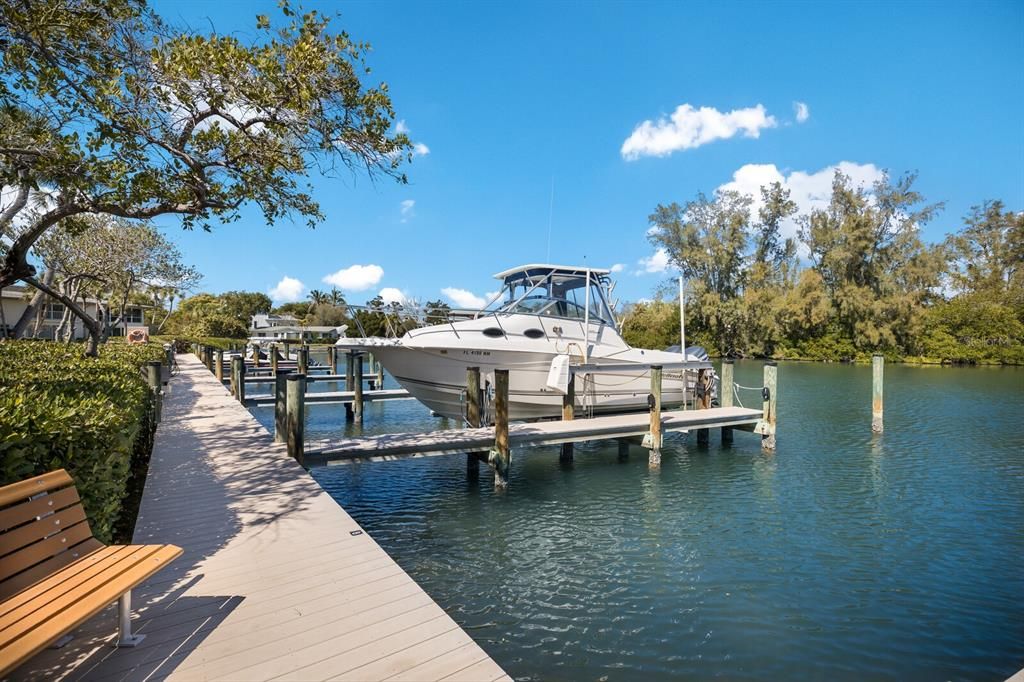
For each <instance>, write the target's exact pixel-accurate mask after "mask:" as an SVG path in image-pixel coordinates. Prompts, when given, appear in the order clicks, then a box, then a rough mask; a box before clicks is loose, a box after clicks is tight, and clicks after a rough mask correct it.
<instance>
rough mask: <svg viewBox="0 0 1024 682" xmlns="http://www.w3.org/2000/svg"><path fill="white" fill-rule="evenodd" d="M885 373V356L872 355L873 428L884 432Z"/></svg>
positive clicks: (875, 430) (874, 430) (877, 431)
mask: <svg viewBox="0 0 1024 682" xmlns="http://www.w3.org/2000/svg"><path fill="white" fill-rule="evenodd" d="M884 373H885V358H884V357H883V356H881V355H873V356H871V430H872V431H873V432H874V433H881V432H882V411H883V410H882V384H883V379H884Z"/></svg>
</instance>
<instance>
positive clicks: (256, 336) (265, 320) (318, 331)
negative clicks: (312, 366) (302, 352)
mask: <svg viewBox="0 0 1024 682" xmlns="http://www.w3.org/2000/svg"><path fill="white" fill-rule="evenodd" d="M345 329H347V327H345V326H341V327H320V326H305V325H303V324H302V323H301V322H299V320H298V318H296V317H295V316H294V315H275V314H273V313H267V314H263V313H261V314H258V315H253V316H252V318H250V320H249V338H250V339H252V340H253V341H309V340H310V339H312V338H313V337H327V338H329V339H337V338H338V337H339V336H341V335H342V334H344V333H345Z"/></svg>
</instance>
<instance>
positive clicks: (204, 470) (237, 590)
mask: <svg viewBox="0 0 1024 682" xmlns="http://www.w3.org/2000/svg"><path fill="white" fill-rule="evenodd" d="M177 360H178V364H179V367H180V369H181V371H180V374H179V376H178V377H177V378H176V379H175V380H174V381H173V382H172V385H171V390H170V392H169V394H168V395H167V396H166V399H165V402H164V420H163V422H162V423H161V426H160V428H159V429H158V430H157V435H156V443H155V445H154V450H153V457H152V460H151V462H150V468H149V474H148V478H147V481H146V486H145V492H144V495H143V500H142V505H141V508H140V512H139V518H138V522H137V525H136V528H135V535H134V540H135V541H136V542H173V543H174V544H177V545H179V546H181V547H182V548H183V549H184V554H183V555H182V557H181V558H179V559H178V561H176V562H175V563H174V564H172V565H171V566H169V567H168V569H167V570H165V571H164V572H162V573H159V574H157V575H156V576H154V577H153V578H152V579H150V580H149V581H148V582H147V583H145V584H144V585H143V586H142V587H141V588H140V589H138V590H136V591H135V593H134V595H133V596H134V599H133V601H134V605H135V609H136V621H135V627H134V628H133V629H135V630H136V631H137V632H138V633H140V634H146V635H147V638H146V640H145V641H144V642H143V643H142V644H141V645H140V646H139V647H137V648H135V649H115V648H113V647H110V646H107V644H108V643H109V642H110V641H111V640H112V639H114V637H115V635H116V627H115V613H114V612H113V610H112V609H111V610H109V611H107V612H104V613H102V614H100V615H99V616H97V617H95V618H93V619H91V620H90V621H88V622H86V623H85V624H84V625H83V626H81V627H80V628H79V629H78V630H77V631H76V632H75V638H74V639H73V640H72V641H71V642H70V643H69V644H68V645H66V646H65V647H63V648H61V649H53V650H46V651H44V652H42V653H41V654H39V655H38V656H36V657H35V658H33V659H32V660H30V661H29V662H28V663H27V664H26V665H24V666H22V668H20V669H19V670H18V671H16V672H15V673H14V674H13V675H12V679H13V680H20V679H58V678H66V679H137V680H143V679H146V680H157V679H161V680H162V679H182V680H194V679H230V680H265V679H270V678H271V677H280V678H282V679H303V680H307V679H327V678H338V677H342V678H349V679H380V678H382V677H388V676H395V677H397V678H404V679H426V678H427V677H429V678H430V679H442V678H448V679H473V680H497V679H502V680H507V679H509V678H508V676H507V675H506V674H505V673H504V672H503V671H502V670H501V668H500V667H499V666H498V665H497V664H496V663H495V662H494V661H493V660H492V659H491V658H490V657H489V656H488V655H487V654H486V652H484V651H483V649H481V648H480V647H479V646H478V645H477V644H476V643H475V642H474V641H473V639H472V638H471V637H470V636H469V635H468V634H466V633H465V631H463V630H462V629H461V628H459V626H458V624H457V623H455V621H453V620H452V619H451V618H450V617H449V616H448V615H447V614H446V613H445V612H444V610H443V609H442V608H441V607H440V606H438V605H437V603H435V602H434V601H433V600H432V599H431V598H430V596H429V595H427V594H426V593H425V592H424V591H423V589H422V588H421V587H420V586H419V585H417V584H416V582H415V581H413V579H412V578H411V577H409V575H408V574H406V573H405V572H404V571H403V570H402V569H401V567H399V566H398V565H397V564H396V563H395V562H394V560H393V559H391V557H390V556H388V554H387V553H386V552H385V551H384V550H383V549H382V548H381V547H380V546H379V545H377V543H376V542H375V541H374V540H373V539H372V538H371V537H370V536H369V535H368V534H367V533H365V532H364V531H363V530H362V529H361V528H360V527H359V525H358V524H357V523H356V522H355V521H354V520H353V519H352V518H351V517H350V516H349V515H348V514H347V513H346V512H345V510H344V509H343V508H342V507H341V506H339V505H338V504H337V503H336V502H335V501H334V500H333V499H331V498H330V496H329V495H328V494H327V493H326V492H325V491H324V490H323V489H322V488H321V487H320V486H319V485H318V484H317V483H316V481H314V480H313V478H312V477H311V476H310V475H309V473H308V472H307V471H306V470H305V469H303V468H302V467H301V466H300V465H299V464H298V463H296V462H295V461H294V460H291V459H289V457H288V456H287V453H286V449H285V446H284V445H282V444H275V443H274V442H273V441H272V439H271V437H270V436H269V435H268V434H267V432H266V431H265V430H264V429H263V427H262V426H260V424H259V423H258V422H257V421H256V420H255V419H254V418H253V417H252V415H251V414H249V412H248V411H247V410H245V409H244V408H243V407H242V406H241V405H240V404H239V403H238V402H237V401H236V400H234V399H233V398H232V397H231V396H230V395H229V393H228V392H227V391H226V390H225V389H224V387H223V386H221V384H220V382H218V381H217V379H216V377H215V376H214V375H213V374H211V373H210V372H209V371H208V370H207V369H206V368H205V367H203V366H202V364H201V363H200V362H199V360H197V359H195V358H193V357H191V356H187V355H179V356H178V358H177ZM424 676H426V677H424Z"/></svg>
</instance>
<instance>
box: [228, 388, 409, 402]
mask: <svg viewBox="0 0 1024 682" xmlns="http://www.w3.org/2000/svg"><path fill="white" fill-rule="evenodd" d="M411 398H412V396H410V395H409V392H408V391H406V390H405V389H401V388H388V389H384V390H379V391H363V400H364V401H366V402H371V401H374V400H377V401H380V400H409V399H411ZM355 399H356V392H355V391H310V392H308V393H306V395H305V398H304V401H303V402H305V403H306V404H309V403H351V402H355ZM274 400H275V397H274V394H273V393H257V394H256V395H250V396H246V398H245V404H246V405H273V404H274Z"/></svg>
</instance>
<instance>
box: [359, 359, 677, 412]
mask: <svg viewBox="0 0 1024 682" xmlns="http://www.w3.org/2000/svg"><path fill="white" fill-rule="evenodd" d="M368 350H372V352H373V354H374V356H375V357H376V358H377V359H378V360H379V361H380V362H381V363H382V364H383V365H384V367H386V368H387V370H388V372H390V373H391V375H392V376H393V377H394V379H395V381H397V382H398V383H399V384H400V385H401V386H402V388H404V389H406V390H407V391H409V393H410V395H412V396H413V397H415V398H416V399H417V400H419V401H420V402H421V403H423V404H424V405H426V406H427V407H428V408H429V409H431V410H432V411H433V412H436V413H437V414H440V415H443V416H446V417H452V418H455V419H461V418H462V417H463V415H464V413H465V391H466V370H467V368H468V367H479V368H480V374H481V384H482V385H483V386H485V387H487V386H493V385H494V370H496V369H506V370H509V419H512V420H516V421H531V420H539V419H551V418H558V417H560V416H561V414H562V398H563V396H562V394H561V393H559V392H558V391H555V390H553V389H551V388H549V387H548V386H547V377H548V371H549V369H550V367H551V362H552V360H553V359H554V358H555V355H556V354H555V353H550V352H537V351H516V350H493V349H482V348H448V349H438V348H429V349H423V348H411V347H408V346H405V345H399V344H393V345H386V346H377V347H374V348H372V349H368ZM595 362H596V363H597V364H600V361H599V360H595ZM609 362H616V364H621V361H614V360H609ZM650 387H651V379H650V370H649V369H647V368H646V367H641V368H638V369H637V370H636V371H632V372H629V371H626V372H621V371H620V372H616V373H608V374H605V373H600V374H596V373H595V374H589V375H586V376H577V377H576V378H575V386H574V388H575V394H576V410H577V412H580V413H590V412H592V413H593V414H602V413H616V412H629V411H638V410H647V409H648V406H647V396H648V394H649V393H650ZM692 389H693V379H692V377H691V378H690V381H689V387H688V390H689V391H690V392H689V393H688V394H687V397H692ZM682 402H683V378H682V375H681V374H672V373H669V372H666V373H665V375H664V377H663V380H662V403H663V404H664V405H665V406H666V407H671V406H678V405H680V404H682Z"/></svg>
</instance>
